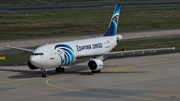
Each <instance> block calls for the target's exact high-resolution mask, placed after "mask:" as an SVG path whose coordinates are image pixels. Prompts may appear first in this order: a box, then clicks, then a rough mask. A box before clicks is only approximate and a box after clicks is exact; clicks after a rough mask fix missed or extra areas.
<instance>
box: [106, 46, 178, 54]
mask: <svg viewBox="0 0 180 101" xmlns="http://www.w3.org/2000/svg"><path fill="white" fill-rule="evenodd" d="M158 50H175V47H170V48H154V49H141V50H128V51H117V52H110V53H107V54H103V55H110V54H123V53H138V52H147V51H149V52H156V51H158Z"/></svg>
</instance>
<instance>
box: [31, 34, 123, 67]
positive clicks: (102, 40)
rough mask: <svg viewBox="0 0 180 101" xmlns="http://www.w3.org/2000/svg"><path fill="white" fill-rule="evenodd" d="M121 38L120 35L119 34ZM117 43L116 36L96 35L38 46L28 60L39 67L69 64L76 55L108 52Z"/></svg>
mask: <svg viewBox="0 0 180 101" xmlns="http://www.w3.org/2000/svg"><path fill="white" fill-rule="evenodd" d="M120 38H122V36H120ZM116 45H117V36H106V37H96V38H89V39H83V40H74V41H68V42H63V43H53V44H46V45H43V46H40V47H38V48H37V49H36V50H35V51H34V52H33V55H31V57H30V62H31V63H32V64H33V65H34V66H36V67H39V68H56V67H59V66H65V65H69V64H70V63H72V62H74V61H75V60H76V58H78V57H87V56H91V57H92V56H96V55H99V54H103V53H108V52H110V51H111V50H112V49H113V48H114V47H115V46H116Z"/></svg>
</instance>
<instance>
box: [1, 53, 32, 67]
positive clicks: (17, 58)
mask: <svg viewBox="0 0 180 101" xmlns="http://www.w3.org/2000/svg"><path fill="white" fill-rule="evenodd" d="M30 55H31V53H28V52H21V53H16V54H8V55H4V56H5V57H6V60H0V65H19V64H27V62H28V61H29V57H30Z"/></svg>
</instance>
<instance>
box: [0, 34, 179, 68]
mask: <svg viewBox="0 0 180 101" xmlns="http://www.w3.org/2000/svg"><path fill="white" fill-rule="evenodd" d="M174 46H175V47H176V50H180V37H179V38H164V39H150V40H136V41H125V42H119V44H118V45H117V46H116V47H115V48H114V50H113V51H120V50H122V48H123V49H125V50H137V49H145V48H147V49H149V48H165V47H174ZM172 51H173V50H172ZM4 56H5V57H6V60H4V61H2V60H0V65H15V64H18V65H19V64H27V61H28V60H29V57H30V53H27V52H23V53H16V54H9V55H4Z"/></svg>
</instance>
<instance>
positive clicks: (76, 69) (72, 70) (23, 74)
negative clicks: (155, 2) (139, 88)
mask: <svg viewBox="0 0 180 101" xmlns="http://www.w3.org/2000/svg"><path fill="white" fill-rule="evenodd" d="M83 70H88V68H87V66H84V65H83V66H81V65H78V66H76V65H75V66H70V67H69V68H66V69H65V72H64V73H56V72H55V70H52V69H50V70H48V71H47V73H48V76H55V75H61V74H75V75H84V76H86V75H87V76H93V75H100V74H108V75H109V74H122V73H123V74H124V73H147V72H146V71H115V72H113V71H103V70H102V72H101V73H91V72H90V71H83ZM0 71H6V72H15V73H18V74H16V75H13V76H9V77H8V78H10V79H24V78H42V77H41V73H42V72H41V71H40V70H35V71H33V70H15V69H0Z"/></svg>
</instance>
